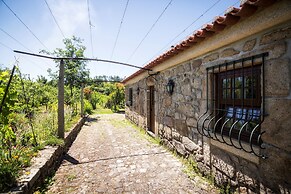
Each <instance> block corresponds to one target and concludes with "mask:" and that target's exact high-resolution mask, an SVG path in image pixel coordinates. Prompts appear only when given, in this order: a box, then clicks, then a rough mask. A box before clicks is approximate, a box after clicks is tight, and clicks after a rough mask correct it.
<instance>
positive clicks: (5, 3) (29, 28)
mask: <svg viewBox="0 0 291 194" xmlns="http://www.w3.org/2000/svg"><path fill="white" fill-rule="evenodd" d="M1 1H2V2H3V3H4V5H5V6H6V7H7V8H8V9H9V10H10V11H11V12H12V13H13V14H14V16H15V17H16V18H17V19H18V20H19V21H20V22H21V23H22V24H23V25H24V26H25V27H26V29H27V30H28V31H29V32H30V33H31V34H32V35H33V36H34V37H35V38H36V39H37V40H38V41H39V43H40V44H41V45H42V46H43V47H45V48H46V49H47V50H49V49H48V48H47V47H46V46H45V45H44V44H43V43H42V42H41V41H40V39H39V38H38V37H37V36H36V35H35V34H34V33H33V32H32V30H31V29H30V28H29V27H28V26H27V25H26V24H25V23H24V22H23V21H22V20H21V19H20V18H19V17H18V16H17V14H16V13H15V12H14V11H13V10H12V9H11V8H10V7H9V6H8V5H7V4H6V3H5V1H4V0H1Z"/></svg>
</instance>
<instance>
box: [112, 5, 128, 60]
mask: <svg viewBox="0 0 291 194" xmlns="http://www.w3.org/2000/svg"><path fill="white" fill-rule="evenodd" d="M128 3H129V0H127V2H126V5H125V9H124V11H123V15H122V18H121V22H120V24H119V28H118V32H117V36H116V38H115V42H114V46H113V49H112V52H111V56H110V59H112V56H113V54H114V50H115V47H116V44H117V40H118V37H119V33H120V30H121V26H122V23H123V20H124V16H125V13H126V10H127V7H128Z"/></svg>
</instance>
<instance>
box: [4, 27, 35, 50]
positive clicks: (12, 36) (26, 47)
mask: <svg viewBox="0 0 291 194" xmlns="http://www.w3.org/2000/svg"><path fill="white" fill-rule="evenodd" d="M0 30H1V31H2V32H3V33H5V34H6V35H7V36H9V37H10V38H12V39H13V40H14V41H15V42H17V43H18V44H20V45H21V46H23V48H25V49H27V50H28V51H30V52H32V51H31V50H30V49H29V48H27V47H26V46H25V45H24V44H22V43H21V42H19V41H18V40H17V39H16V38H14V37H13V36H11V35H10V34H9V33H8V32H6V31H5V30H3V29H2V28H0ZM11 50H12V51H13V49H11Z"/></svg>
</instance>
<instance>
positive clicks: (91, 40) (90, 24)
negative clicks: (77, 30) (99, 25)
mask: <svg viewBox="0 0 291 194" xmlns="http://www.w3.org/2000/svg"><path fill="white" fill-rule="evenodd" d="M87 7H88V19H89V28H90V42H91V51H92V57H94V49H93V37H92V26H93V25H92V22H91V15H90V3H89V0H87Z"/></svg>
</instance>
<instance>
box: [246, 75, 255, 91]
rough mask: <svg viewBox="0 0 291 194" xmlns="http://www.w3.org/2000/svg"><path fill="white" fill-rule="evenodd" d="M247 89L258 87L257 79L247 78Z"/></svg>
mask: <svg viewBox="0 0 291 194" xmlns="http://www.w3.org/2000/svg"><path fill="white" fill-rule="evenodd" d="M245 87H249V88H251V87H254V88H255V87H256V79H255V77H252V76H246V77H245Z"/></svg>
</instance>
